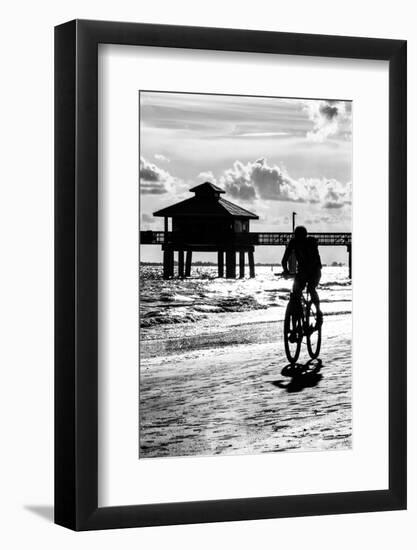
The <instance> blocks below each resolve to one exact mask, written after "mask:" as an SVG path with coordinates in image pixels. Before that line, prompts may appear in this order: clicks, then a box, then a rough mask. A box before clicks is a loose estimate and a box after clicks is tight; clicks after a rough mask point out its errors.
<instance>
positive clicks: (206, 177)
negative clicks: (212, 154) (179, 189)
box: [197, 170, 216, 183]
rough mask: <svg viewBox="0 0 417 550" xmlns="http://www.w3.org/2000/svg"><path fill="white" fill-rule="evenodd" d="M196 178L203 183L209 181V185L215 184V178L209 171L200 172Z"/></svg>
mask: <svg viewBox="0 0 417 550" xmlns="http://www.w3.org/2000/svg"><path fill="white" fill-rule="evenodd" d="M197 178H198V179H200V180H204V181H210V182H211V183H216V178H215V177H214V174H213V172H212V171H211V170H207V171H205V172H200V173H199V174H198V176H197Z"/></svg>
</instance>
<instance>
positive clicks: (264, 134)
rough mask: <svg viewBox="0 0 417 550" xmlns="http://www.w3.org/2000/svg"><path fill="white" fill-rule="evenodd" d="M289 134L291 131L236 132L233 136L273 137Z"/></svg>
mask: <svg viewBox="0 0 417 550" xmlns="http://www.w3.org/2000/svg"><path fill="white" fill-rule="evenodd" d="M288 135H289V132H245V133H244V134H234V135H233V137H273V136H288Z"/></svg>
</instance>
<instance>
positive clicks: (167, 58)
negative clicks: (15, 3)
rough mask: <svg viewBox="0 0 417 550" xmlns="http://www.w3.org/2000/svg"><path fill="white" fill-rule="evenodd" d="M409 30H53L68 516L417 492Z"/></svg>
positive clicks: (264, 506) (184, 513) (283, 511)
mask: <svg viewBox="0 0 417 550" xmlns="http://www.w3.org/2000/svg"><path fill="white" fill-rule="evenodd" d="M406 135H407V134H406V42H405V41H402V40H385V39H375V38H353V37H340V36H320V35H306V34H288V33H279V32H264V31H262V32H261V31H247V30H236V29H216V28H196V27H178V26H162V25H149V24H142V23H116V22H104V21H80V20H76V21H71V22H68V23H65V24H63V25H60V26H58V27H56V29H55V196H56V200H55V266H56V271H55V289H56V290H55V293H56V296H55V298H56V314H55V354H56V355H55V381H56V382H55V441H56V444H55V521H56V523H58V524H60V525H63V526H65V527H68V528H71V529H74V530H91V529H108V528H121V527H140V526H152V525H169V524H180V523H198V522H215V521H236V520H246V519H262V518H279V517H295V516H307V515H323V514H341V513H353V512H373V511H382V510H396V509H398V510H400V509H405V507H406Z"/></svg>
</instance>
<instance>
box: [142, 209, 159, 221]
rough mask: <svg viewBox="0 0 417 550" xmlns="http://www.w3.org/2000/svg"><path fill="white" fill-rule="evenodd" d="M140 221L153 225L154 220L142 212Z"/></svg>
mask: <svg viewBox="0 0 417 550" xmlns="http://www.w3.org/2000/svg"><path fill="white" fill-rule="evenodd" d="M142 221H143V222H144V223H155V221H156V220H155V218H154V217H153V216H151V215H150V214H146V212H144V213H143V214H142Z"/></svg>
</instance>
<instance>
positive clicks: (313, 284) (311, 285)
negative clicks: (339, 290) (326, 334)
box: [307, 270, 323, 322]
mask: <svg viewBox="0 0 417 550" xmlns="http://www.w3.org/2000/svg"><path fill="white" fill-rule="evenodd" d="M320 279H321V270H320V271H318V272H317V273H316V274H315V275H314V276H313V277H311V278H310V279H309V281H308V286H307V288H308V291H309V293H310V296H311V301H312V302H313V304H314V305H315V306H316V309H317V319H318V320H319V321H320V322H321V321H322V320H323V314H322V312H321V309H320V298H319V295H318V293H317V290H316V288H317V285H318V284H319V282H320Z"/></svg>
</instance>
